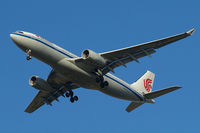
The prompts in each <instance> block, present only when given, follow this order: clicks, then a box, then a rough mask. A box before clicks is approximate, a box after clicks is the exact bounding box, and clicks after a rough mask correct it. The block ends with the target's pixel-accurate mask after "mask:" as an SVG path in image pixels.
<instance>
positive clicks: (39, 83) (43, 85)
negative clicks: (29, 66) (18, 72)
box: [29, 76, 55, 92]
mask: <svg viewBox="0 0 200 133" xmlns="http://www.w3.org/2000/svg"><path fill="white" fill-rule="evenodd" d="M29 84H30V85H31V86H32V87H34V88H35V89H38V90H40V91H44V92H53V91H55V89H53V88H52V87H51V86H50V85H49V84H48V83H47V82H46V81H45V80H44V79H42V78H40V77H38V76H32V77H31V78H30V80H29Z"/></svg>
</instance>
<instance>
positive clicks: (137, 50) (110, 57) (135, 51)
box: [74, 29, 194, 74]
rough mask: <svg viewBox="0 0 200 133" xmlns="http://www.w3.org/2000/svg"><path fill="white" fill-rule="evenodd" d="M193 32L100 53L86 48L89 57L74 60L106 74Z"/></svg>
mask: <svg viewBox="0 0 200 133" xmlns="http://www.w3.org/2000/svg"><path fill="white" fill-rule="evenodd" d="M193 32H194V29H192V30H190V31H188V32H185V33H182V34H178V35H174V36H170V37H167V38H163V39H160V40H156V41H151V42H147V43H143V44H139V45H134V46H131V47H127V48H122V49H118V50H114V51H109V52H105V53H99V54H98V53H95V52H93V51H89V50H86V51H85V54H87V55H86V56H89V52H91V55H90V57H89V58H87V59H86V58H84V57H82V58H76V59H74V60H75V63H76V65H77V66H79V67H81V68H85V70H88V71H94V69H95V68H98V69H100V70H101V72H102V73H103V74H106V73H108V72H110V71H112V72H114V68H116V67H118V66H122V65H123V66H126V63H128V62H131V61H136V62H139V61H138V59H139V58H142V57H144V56H151V54H153V53H155V52H156V51H155V49H158V48H161V47H163V46H166V45H168V44H170V43H173V42H176V41H178V40H181V39H183V38H186V37H188V36H190V35H192V33H193ZM83 53H84V52H83ZM90 58H91V59H92V58H93V61H91V60H90ZM95 62H96V63H95ZM98 62H100V63H99V64H101V65H98ZM105 62H106V63H105ZM102 64H103V65H102Z"/></svg>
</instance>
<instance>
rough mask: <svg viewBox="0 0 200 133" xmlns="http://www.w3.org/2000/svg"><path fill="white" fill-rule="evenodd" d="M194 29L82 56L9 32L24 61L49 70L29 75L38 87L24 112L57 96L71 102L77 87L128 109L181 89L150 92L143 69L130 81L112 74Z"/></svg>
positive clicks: (35, 37) (30, 35)
mask: <svg viewBox="0 0 200 133" xmlns="http://www.w3.org/2000/svg"><path fill="white" fill-rule="evenodd" d="M193 32H194V29H192V30H189V31H187V32H185V33H181V34H177V35H174V36H170V37H167V38H163V39H160V40H155V41H150V42H147V43H142V44H138V45H133V46H130V47H126V48H122V49H117V50H113V51H109V52H103V53H96V52H94V51H92V50H90V49H86V50H84V51H83V52H82V56H81V57H78V56H76V55H75V54H72V53H70V52H69V51H67V50H65V49H63V48H61V47H59V46H57V45H56V44H54V43H51V42H49V41H47V40H45V39H43V38H42V37H40V36H38V35H37V34H33V33H30V32H25V31H16V32H14V33H12V34H10V37H11V39H12V40H13V42H14V43H15V44H16V45H17V46H18V47H19V48H20V49H21V50H23V51H24V52H25V53H26V54H27V58H26V59H27V60H30V59H31V58H32V57H35V58H37V59H39V60H40V61H42V62H44V63H46V64H48V65H49V66H50V67H51V68H52V70H51V72H50V74H49V75H48V77H47V79H46V80H44V79H42V78H40V77H38V76H32V77H31V78H30V80H29V84H30V85H31V86H32V87H34V88H35V89H37V90H39V92H38V93H37V95H36V96H35V97H34V99H33V100H32V102H31V103H30V104H29V105H28V107H27V108H26V109H25V112H27V113H32V112H34V111H35V110H37V109H38V108H40V107H41V106H42V105H44V104H47V105H52V102H53V101H54V100H56V101H59V100H58V97H60V96H63V97H66V98H67V97H68V98H70V101H71V102H72V103H73V102H75V101H78V96H76V95H75V94H74V92H73V90H74V89H77V88H80V87H81V88H86V89H91V90H98V91H100V92H102V93H104V94H107V95H109V96H112V97H115V98H119V99H123V100H127V101H130V102H131V103H130V104H129V105H128V107H127V108H126V111H127V112H131V111H132V110H134V109H136V108H137V107H139V106H141V105H143V104H144V103H155V100H154V98H157V97H159V96H161V95H164V94H167V93H169V92H172V91H174V90H177V89H179V88H181V87H180V86H172V87H169V88H165V89H161V90H157V91H152V87H153V82H154V77H155V74H154V73H152V72H150V71H147V72H146V73H145V74H144V75H143V76H142V77H141V78H139V79H138V80H137V81H136V82H134V83H132V84H128V83H126V82H125V81H123V80H121V79H119V78H117V77H116V76H114V75H112V74H111V73H110V72H113V73H114V69H115V68H116V67H119V66H124V67H126V64H127V63H129V62H131V61H136V62H139V60H138V59H139V58H142V57H144V56H151V54H153V53H155V52H156V49H159V48H161V47H163V46H166V45H168V44H170V43H173V42H175V41H178V40H181V39H183V38H186V37H188V36H191V35H192V34H193Z"/></svg>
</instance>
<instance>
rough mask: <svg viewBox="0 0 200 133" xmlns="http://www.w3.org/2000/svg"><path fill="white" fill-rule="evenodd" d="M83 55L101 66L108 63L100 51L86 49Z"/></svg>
mask: <svg viewBox="0 0 200 133" xmlns="http://www.w3.org/2000/svg"><path fill="white" fill-rule="evenodd" d="M82 57H83V59H85V60H89V61H90V62H91V63H92V64H97V65H100V66H104V65H106V60H105V59H104V58H103V57H102V56H101V55H100V54H98V53H95V52H94V51H92V50H89V49H86V50H84V51H83V53H82Z"/></svg>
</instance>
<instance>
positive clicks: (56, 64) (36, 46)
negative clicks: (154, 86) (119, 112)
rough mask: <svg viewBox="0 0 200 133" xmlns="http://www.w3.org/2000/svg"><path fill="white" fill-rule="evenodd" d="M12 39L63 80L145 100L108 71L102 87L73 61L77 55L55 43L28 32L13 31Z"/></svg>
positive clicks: (133, 99)
mask: <svg viewBox="0 0 200 133" xmlns="http://www.w3.org/2000/svg"><path fill="white" fill-rule="evenodd" d="M10 36H11V38H12V40H13V41H14V42H15V43H16V44H17V46H18V47H19V48H21V49H22V50H23V51H25V52H26V51H27V50H29V49H30V50H31V56H34V57H35V58H37V59H39V60H41V61H42V62H44V63H46V64H48V65H50V66H51V67H52V68H53V69H54V70H56V71H57V72H59V73H60V74H61V75H62V76H63V77H64V79H63V82H67V81H70V82H72V83H75V84H78V85H79V86H80V87H83V88H87V89H94V90H99V91H101V92H103V93H105V94H108V95H110V96H113V97H116V98H120V99H124V100H129V101H135V102H145V99H144V97H143V96H142V94H140V93H139V92H137V91H136V90H134V89H133V88H132V87H131V86H130V85H129V84H128V83H126V82H124V81H122V80H121V79H119V78H117V77H115V76H114V75H112V74H110V73H108V74H106V75H104V79H105V80H106V81H108V83H109V85H108V86H106V87H105V88H104V89H102V88H100V87H99V84H98V83H96V80H95V76H94V74H92V73H90V72H87V71H86V70H83V69H81V68H80V67H78V66H77V65H76V63H75V62H73V60H72V59H73V58H79V57H78V56H76V55H74V54H72V53H70V52H68V51H66V50H64V49H62V48H60V47H58V46H57V45H55V44H53V43H51V42H49V41H47V40H45V39H43V38H41V37H39V36H37V35H35V34H32V33H28V32H23V33H19V32H15V33H13V34H10Z"/></svg>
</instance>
